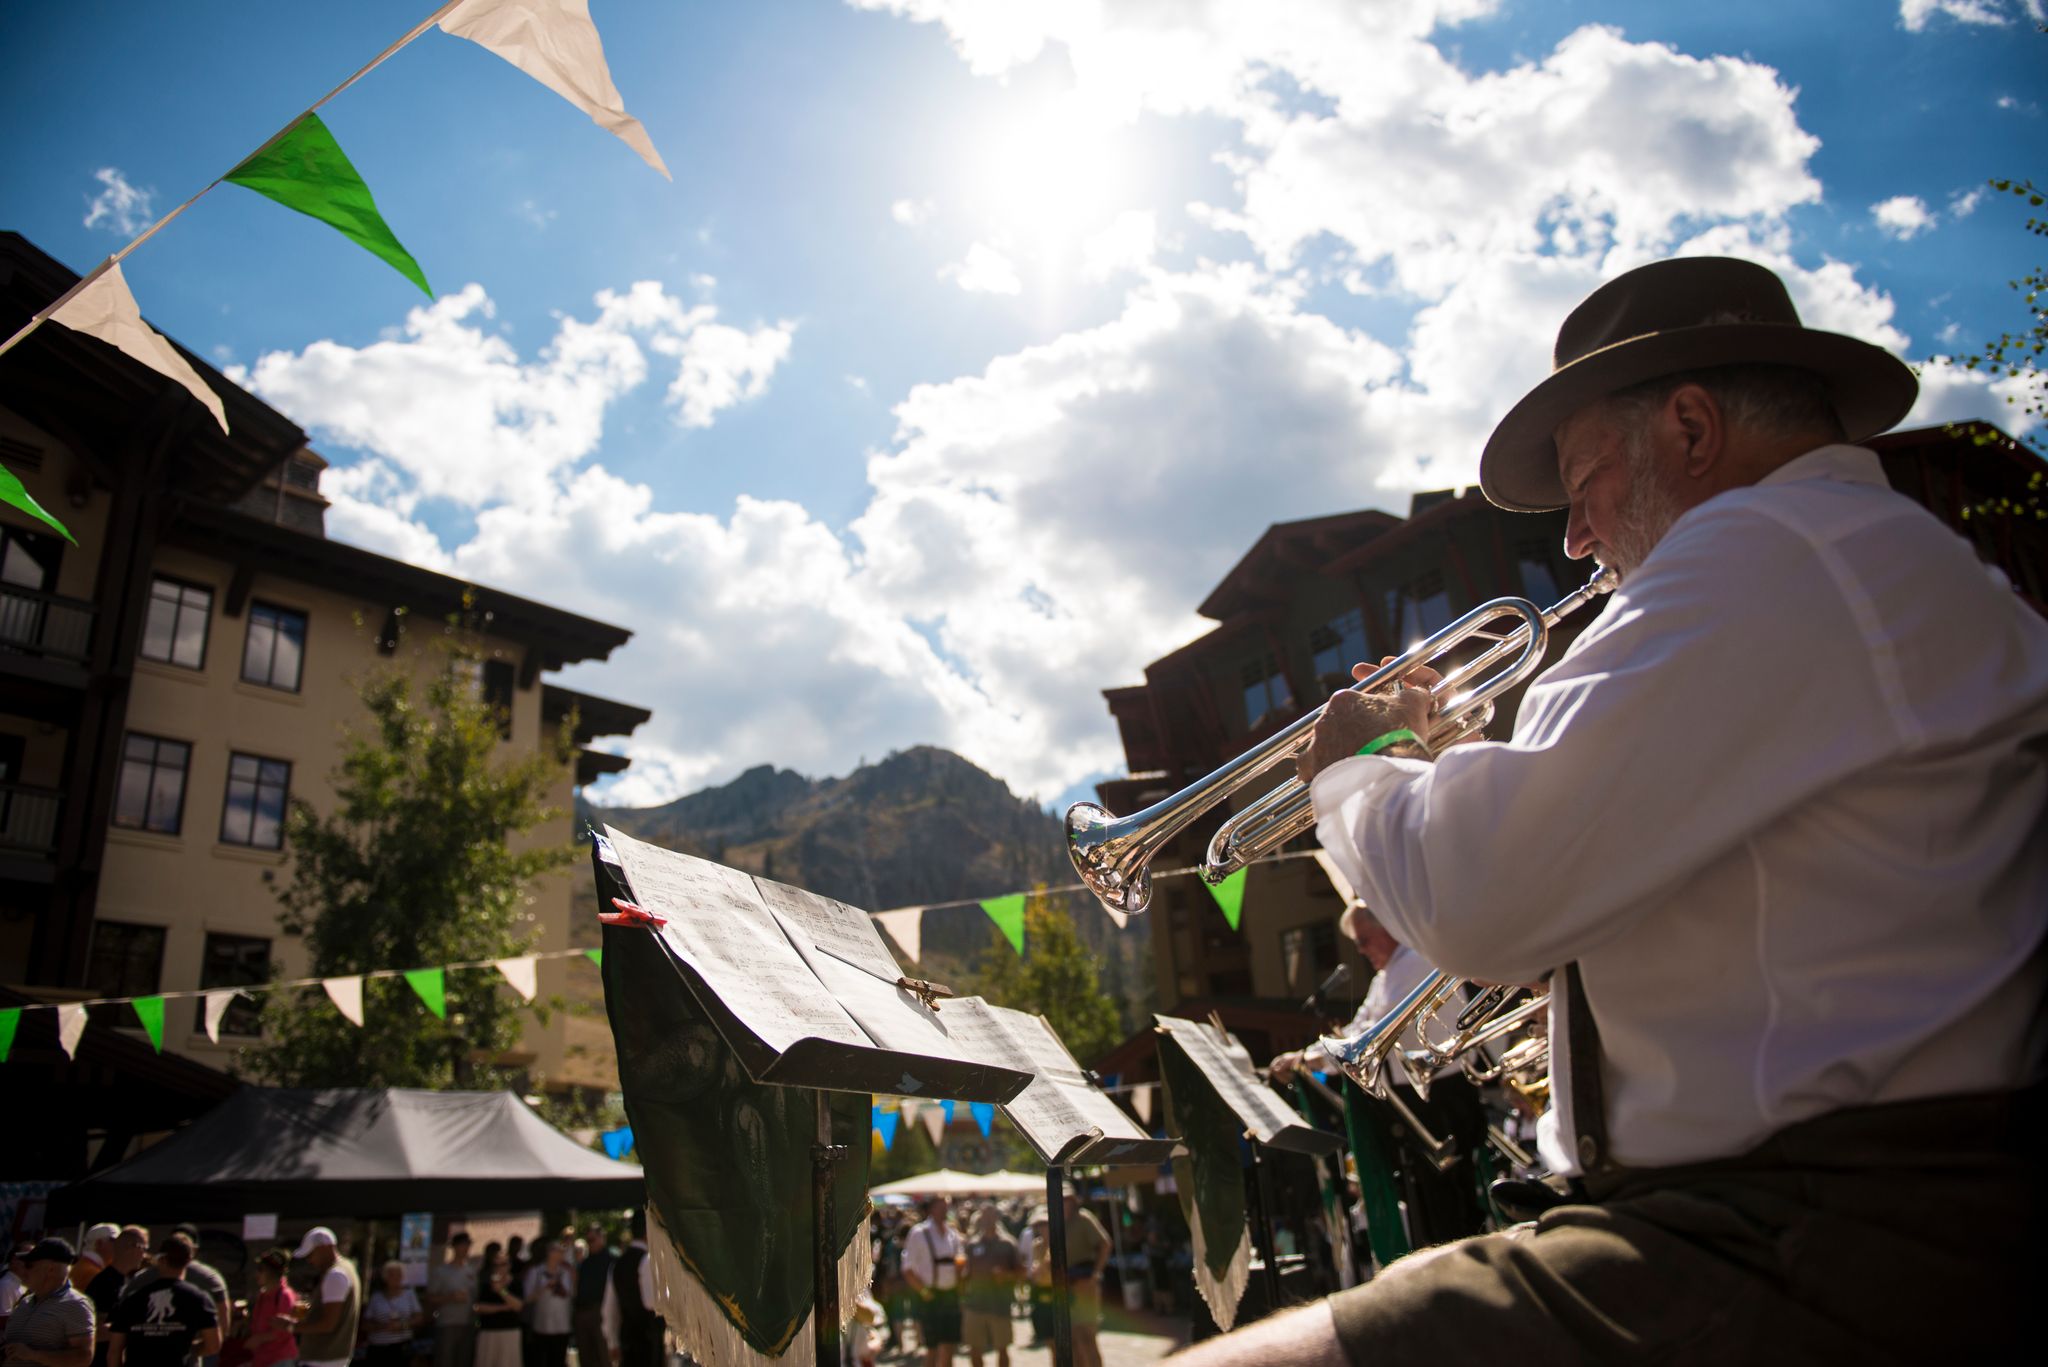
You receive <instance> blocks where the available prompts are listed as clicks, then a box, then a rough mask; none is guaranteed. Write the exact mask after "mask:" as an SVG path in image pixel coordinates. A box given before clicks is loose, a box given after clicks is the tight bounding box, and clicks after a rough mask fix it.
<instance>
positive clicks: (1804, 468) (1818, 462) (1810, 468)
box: [1757, 444, 1892, 489]
mask: <svg viewBox="0 0 2048 1367" xmlns="http://www.w3.org/2000/svg"><path fill="white" fill-rule="evenodd" d="M1809 479H1831V480H1834V481H1835V482H1836V483H1838V484H1868V485H1873V486H1875V487H1877V488H1880V489H1889V488H1891V485H1892V482H1891V481H1890V480H1889V479H1886V478H1885V473H1884V465H1883V463H1882V462H1880V461H1879V460H1878V458H1877V452H1875V451H1872V450H1871V449H1870V448H1868V447H1866V446H1849V445H1845V444H1837V445H1833V446H1821V447H1816V448H1815V449H1813V450H1811V451H1808V452H1807V453H1806V454H1805V455H1803V456H1795V457H1793V458H1792V459H1791V460H1788V461H1786V462H1785V463H1784V464H1783V465H1780V466H1779V467H1778V468H1777V469H1775V470H1773V471H1771V472H1770V473H1769V474H1768V475H1765V476H1764V477H1763V478H1762V479H1760V480H1758V481H1757V483H1758V484H1796V483H1799V482H1801V481H1803V480H1809Z"/></svg>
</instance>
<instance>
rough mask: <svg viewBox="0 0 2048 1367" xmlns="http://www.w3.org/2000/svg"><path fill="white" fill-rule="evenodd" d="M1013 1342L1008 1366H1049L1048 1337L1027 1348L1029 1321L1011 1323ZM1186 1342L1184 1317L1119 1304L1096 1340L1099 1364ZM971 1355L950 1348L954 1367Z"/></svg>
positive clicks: (896, 1362)
mask: <svg viewBox="0 0 2048 1367" xmlns="http://www.w3.org/2000/svg"><path fill="white" fill-rule="evenodd" d="M1014 1329H1015V1336H1016V1344H1015V1346H1013V1347H1012V1348H1011V1349H1010V1367H1052V1341H1051V1340H1050V1339H1048V1340H1047V1341H1046V1342H1045V1343H1043V1344H1041V1345H1039V1346H1038V1347H1036V1348H1033V1347H1030V1346H1028V1345H1029V1342H1030V1339H1031V1322H1030V1321H1029V1320H1027V1319H1021V1318H1020V1319H1018V1320H1016V1321H1015V1322H1014ZM1187 1341H1188V1322H1187V1321H1186V1320H1177V1319H1163V1318H1159V1317H1157V1316H1153V1315H1145V1314H1133V1313H1131V1312H1128V1311H1125V1310H1123V1309H1121V1308H1119V1307H1108V1308H1106V1309H1105V1313H1104V1322H1103V1326H1102V1330H1101V1333H1100V1335H1099V1337H1098V1339H1097V1342H1099V1343H1100V1344H1101V1345H1102V1367H1139V1364H1150V1363H1155V1362H1158V1361H1160V1360H1161V1359H1163V1358H1165V1357H1166V1356H1167V1355H1168V1354H1169V1353H1172V1352H1173V1351H1174V1350H1175V1349H1177V1348H1180V1347H1181V1346H1183V1345H1184V1344H1186V1343H1187ZM923 1361H924V1358H923V1355H922V1354H919V1353H902V1354H892V1353H889V1352H887V1351H884V1352H883V1354H882V1357H881V1363H882V1365H883V1367H915V1365H916V1364H918V1363H922V1362H923ZM973 1361H974V1360H973V1358H971V1357H970V1356H968V1353H967V1350H966V1349H965V1348H955V1349H954V1350H953V1367H972V1364H973ZM982 1367H995V1355H994V1354H993V1353H985V1354H983V1355H982Z"/></svg>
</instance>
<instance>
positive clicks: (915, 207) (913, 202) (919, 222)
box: [889, 199, 938, 228]
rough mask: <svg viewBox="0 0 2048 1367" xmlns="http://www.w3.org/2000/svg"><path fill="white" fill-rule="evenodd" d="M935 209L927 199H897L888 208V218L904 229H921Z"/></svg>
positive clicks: (935, 206) (929, 219)
mask: <svg viewBox="0 0 2048 1367" xmlns="http://www.w3.org/2000/svg"><path fill="white" fill-rule="evenodd" d="M937 207H938V206H937V205H935V204H933V203H932V201H930V200H928V199H899V200H897V201H896V202H895V203H894V204H891V205H890V206H889V217H891V218H893V219H895V220H896V221H897V222H898V223H900V224H902V225H903V226H904V227H906V228H917V227H922V226H923V225H924V224H926V223H929V222H930V221H931V217H932V213H933V211H934V210H935V209H936V208H937Z"/></svg>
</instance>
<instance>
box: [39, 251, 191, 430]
mask: <svg viewBox="0 0 2048 1367" xmlns="http://www.w3.org/2000/svg"><path fill="white" fill-rule="evenodd" d="M50 321H51V322H53V323H62V324H63V325H64V326H65V327H68V328H70V329H71V330H72V331H73V332H82V333H84V334H85V335H86V336H88V337H97V338H99V339H100V340H101V341H102V342H105V343H106V344H107V345H108V346H111V347H113V348H115V349H116V350H117V351H119V352H121V353H122V354H123V355H125V356H128V357H131V358H132V359H134V360H137V361H140V362H141V363H142V364H144V365H146V366H148V367H149V368H150V369H151V370H154V371H156V372H157V373H158V374H160V375H163V376H165V377H166V378H168V379H171V380H175V381H177V382H178V383H179V384H181V385H183V386H184V387H185V388H186V389H188V390H190V391H191V393H192V397H193V398H195V399H197V400H199V402H201V403H203V404H205V405H206V411H207V412H209V413H211V414H213V420H214V421H215V422H217V423H219V424H220V430H221V431H223V432H225V431H227V430H228V415H227V410H226V409H224V408H222V407H221V402H220V395H218V394H216V393H214V392H213V389H212V387H211V386H209V385H208V384H207V383H206V381H204V380H202V379H200V378H199V372H198V371H196V370H194V369H193V368H192V367H191V366H190V365H188V364H186V362H185V358H184V357H183V356H180V355H179V354H178V349H177V348H176V347H174V346H172V345H171V344H170V343H169V342H167V341H165V340H164V338H163V336H162V334H160V333H158V332H156V331H155V330H154V329H152V328H151V327H150V325H149V324H147V323H145V322H143V321H142V310H141V309H140V308H138V307H136V304H135V296H134V295H132V294H130V293H129V292H128V282H127V280H126V279H124V278H123V277H122V275H121V267H120V265H119V264H118V263H117V264H115V265H112V266H109V267H107V269H106V270H105V271H104V272H103V273H102V274H101V275H100V278H99V279H97V280H95V281H93V282H92V283H91V284H90V285H87V286H86V287H85V288H84V289H82V290H80V291H79V292H78V293H77V294H75V295H73V296H72V297H71V301H70V302H69V303H67V304H65V305H64V307H63V308H61V309H58V310H57V311H56V312H55V313H53V314H51V315H50Z"/></svg>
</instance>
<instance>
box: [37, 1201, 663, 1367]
mask: <svg viewBox="0 0 2048 1367" xmlns="http://www.w3.org/2000/svg"><path fill="white" fill-rule="evenodd" d="M83 1244H84V1248H83V1250H82V1251H81V1250H78V1249H74V1248H73V1247H72V1245H71V1244H70V1243H68V1242H66V1241H65V1240H63V1239H61V1238H54V1237H53V1238H45V1239H42V1240H40V1241H38V1242H35V1243H24V1244H21V1245H19V1246H18V1247H16V1248H14V1249H13V1250H12V1252H11V1256H10V1259H9V1263H8V1268H7V1271H6V1273H5V1274H0V1342H4V1344H5V1363H6V1367H124V1365H125V1367H184V1365H185V1364H187V1363H197V1364H198V1367H347V1365H348V1364H349V1363H351V1362H352V1361H353V1360H354V1359H355V1358H357V1357H358V1356H360V1357H363V1358H364V1359H366V1363H367V1367H427V1364H428V1363H430V1362H431V1364H432V1367H568V1363H569V1353H570V1349H571V1347H572V1346H573V1347H574V1348H575V1350H576V1354H577V1363H578V1367H660V1364H662V1362H663V1361H664V1351H663V1343H662V1327H661V1322H660V1318H659V1316H658V1315H657V1314H656V1312H655V1310H654V1308H653V1300H654V1292H653V1287H652V1284H651V1269H650V1267H649V1266H648V1263H647V1245H646V1242H645V1240H644V1238H643V1237H642V1230H641V1227H640V1226H639V1224H638V1221H637V1219H636V1221H635V1223H634V1226H633V1228H632V1230H631V1232H630V1234H626V1235H625V1236H624V1237H623V1239H622V1237H621V1232H620V1231H616V1230H607V1229H606V1228H604V1227H603V1226H601V1225H598V1224H592V1225H590V1226H589V1227H588V1228H586V1229H585V1230H584V1232H583V1234H582V1235H581V1236H580V1237H579V1236H578V1235H577V1234H576V1233H575V1231H574V1230H571V1229H564V1230H562V1231H560V1232H559V1233H558V1234H557V1235H556V1236H555V1237H554V1238H552V1239H549V1240H547V1241H545V1242H542V1241H536V1242H535V1243H534V1244H532V1245H531V1246H528V1245H527V1244H526V1242H525V1241H524V1240H523V1239H521V1238H520V1237H518V1236H516V1235H515V1236H513V1237H512V1238H511V1239H509V1240H508V1241H506V1242H505V1243H504V1244H499V1243H497V1242H491V1243H488V1244H486V1245H485V1246H484V1248H483V1249H482V1251H481V1253H480V1254H479V1255H477V1256H474V1257H472V1256H471V1244H472V1240H471V1237H470V1236H469V1235H468V1234H467V1233H465V1232H463V1231H460V1230H458V1231H456V1232H455V1233H454V1234H452V1235H451V1236H450V1237H449V1239H448V1242H447V1246H446V1251H445V1253H444V1256H443V1258H442V1260H441V1262H440V1263H439V1264H438V1265H436V1266H435V1267H433V1268H432V1269H431V1270H430V1271H429V1273H428V1276H427V1280H426V1285H425V1286H423V1287H415V1286H412V1285H409V1284H408V1281H407V1268H406V1266H405V1264H404V1263H402V1262H400V1261H398V1260H396V1259H389V1260H385V1261H383V1262H382V1263H381V1264H379V1265H378V1270H377V1275H376V1277H375V1278H374V1280H372V1281H370V1282H368V1283H367V1284H366V1283H365V1281H364V1279H363V1278H362V1276H361V1274H360V1273H359V1272H358V1271H357V1268H356V1265H355V1263H354V1262H353V1261H352V1260H351V1259H350V1258H348V1257H347V1256H345V1255H344V1253H343V1250H342V1248H341V1245H340V1242H339V1241H338V1240H337V1238H336V1237H335V1234H334V1232H333V1231H332V1230H331V1229H328V1228H326V1227H324V1226H321V1227H316V1228H314V1229H312V1230H310V1231H308V1232H307V1234H306V1236H305V1237H304V1238H303V1239H302V1240H301V1241H300V1242H299V1245H298V1247H297V1248H296V1249H295V1250H292V1251H289V1252H288V1251H286V1250H285V1249H282V1248H275V1249H271V1250H270V1251H268V1252H266V1253H264V1254H262V1255H261V1256H260V1257H258V1258H257V1259H256V1261H255V1264H254V1273H255V1288H254V1293H253V1294H252V1295H251V1296H249V1297H248V1298H247V1299H246V1301H241V1302H238V1301H237V1300H236V1299H235V1297H234V1296H233V1295H232V1293H231V1292H230V1289H229V1286H228V1281H227V1279H226V1278H225V1277H223V1276H222V1275H221V1274H220V1272H219V1271H218V1270H216V1269H215V1268H213V1267H211V1266H209V1265H208V1264H207V1263H205V1262H202V1261H200V1259H199V1258H198V1256H197V1254H198V1248H199V1233H198V1230H197V1229H196V1228H194V1227H193V1226H191V1225H180V1226H179V1227H178V1228H177V1229H176V1230H175V1231H174V1232H172V1233H170V1234H167V1235H164V1236H162V1237H161V1238H160V1239H158V1240H156V1241H155V1242H154V1243H152V1241H151V1237H150V1232H149V1231H148V1230H147V1229H145V1228H143V1227H142V1226H140V1225H127V1226H125V1227H124V1226H117V1225H113V1224H99V1225H94V1226H92V1227H91V1228H90V1229H88V1230H87V1231H86V1233H85V1237H84V1239H83ZM372 1261H375V1260H374V1259H373V1260H372ZM295 1266H296V1267H297V1269H298V1274H297V1276H296V1277H295V1276H294V1267H295Z"/></svg>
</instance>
